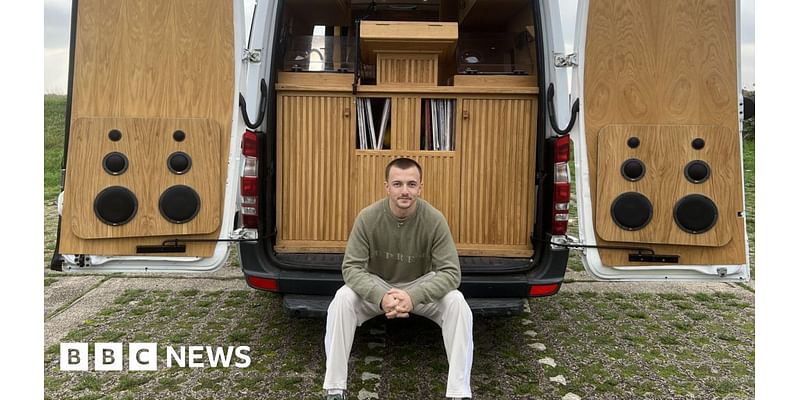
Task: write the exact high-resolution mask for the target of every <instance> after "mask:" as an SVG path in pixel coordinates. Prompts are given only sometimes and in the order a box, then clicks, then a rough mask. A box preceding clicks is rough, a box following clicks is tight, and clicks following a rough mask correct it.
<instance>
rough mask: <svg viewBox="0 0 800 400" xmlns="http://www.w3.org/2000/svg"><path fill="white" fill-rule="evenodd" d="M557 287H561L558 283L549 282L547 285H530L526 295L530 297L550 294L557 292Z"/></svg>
mask: <svg viewBox="0 0 800 400" xmlns="http://www.w3.org/2000/svg"><path fill="white" fill-rule="evenodd" d="M559 289H561V284H560V283H550V284H547V285H531V287H530V290H529V291H528V296H531V297H543V296H552V295H554V294H556V293H558V290H559Z"/></svg>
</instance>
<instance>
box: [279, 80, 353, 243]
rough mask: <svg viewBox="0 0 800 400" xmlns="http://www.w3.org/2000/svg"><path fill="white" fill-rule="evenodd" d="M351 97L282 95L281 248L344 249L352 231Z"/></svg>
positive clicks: (280, 168)
mask: <svg viewBox="0 0 800 400" xmlns="http://www.w3.org/2000/svg"><path fill="white" fill-rule="evenodd" d="M352 102H353V99H352V96H346V95H335V94H326V95H320V94H317V93H312V94H309V93H303V92H298V93H291V92H284V93H281V94H279V96H278V136H277V147H278V149H277V158H278V160H277V161H278V162H277V177H278V181H277V207H278V210H277V226H278V237H277V246H276V250H278V251H340V250H341V249H343V248H344V245H345V243H346V241H347V235H348V234H349V232H350V227H351V226H350V225H351V224H352V216H351V213H350V209H351V207H350V204H351V196H350V195H351V193H352V181H351V179H350V168H351V165H350V162H351V161H350V155H351V153H352V148H353V146H354V141H353V136H352V135H351V132H353V123H352V118H351V117H350V115H351V110H352Z"/></svg>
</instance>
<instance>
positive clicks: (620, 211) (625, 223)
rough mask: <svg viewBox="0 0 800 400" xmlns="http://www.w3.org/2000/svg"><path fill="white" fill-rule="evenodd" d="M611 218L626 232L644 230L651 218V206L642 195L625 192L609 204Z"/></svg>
mask: <svg viewBox="0 0 800 400" xmlns="http://www.w3.org/2000/svg"><path fill="white" fill-rule="evenodd" d="M611 218H612V219H613V220H614V223H615V224H617V226H619V227H620V228H622V229H625V230H626V231H636V230H639V229H642V228H644V227H645V226H647V224H649V223H650V220H651V219H652V218H653V204H652V203H650V200H648V199H647V197H645V196H644V195H643V194H641V193H636V192H626V193H623V194H621V195H619V196H617V198H616V199H614V202H613V203H611Z"/></svg>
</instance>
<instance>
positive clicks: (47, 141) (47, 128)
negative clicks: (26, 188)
mask: <svg viewBox="0 0 800 400" xmlns="http://www.w3.org/2000/svg"><path fill="white" fill-rule="evenodd" d="M66 110H67V97H66V96H58V95H46V96H44V201H45V203H47V202H52V201H53V200H55V198H56V197H57V196H58V193H59V192H60V191H61V159H62V154H63V153H64V122H65V117H66Z"/></svg>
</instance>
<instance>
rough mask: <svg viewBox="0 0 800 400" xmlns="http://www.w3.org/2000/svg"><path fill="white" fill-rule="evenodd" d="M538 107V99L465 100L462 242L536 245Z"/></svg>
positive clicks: (521, 247) (461, 138) (461, 146)
mask: <svg viewBox="0 0 800 400" xmlns="http://www.w3.org/2000/svg"><path fill="white" fill-rule="evenodd" d="M535 106H536V101H535V99H527V100H484V99H464V100H463V102H462V106H461V109H462V113H461V118H462V120H461V129H460V132H461V137H460V139H458V140H459V142H458V143H460V144H459V145H457V146H460V149H461V155H462V158H461V171H462V172H461V178H462V182H461V212H460V216H461V218H460V239H461V243H463V244H486V245H506V246H512V247H515V248H519V249H532V247H531V245H530V239H529V236H530V231H531V227H532V225H533V215H534V203H533V192H534V191H533V179H534V155H535V146H536V140H535V132H536V130H535V128H536V114H535V110H536V107H535ZM467 115H468V117H467V118H464V117H465V116H467ZM457 148H458V147H457Z"/></svg>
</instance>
